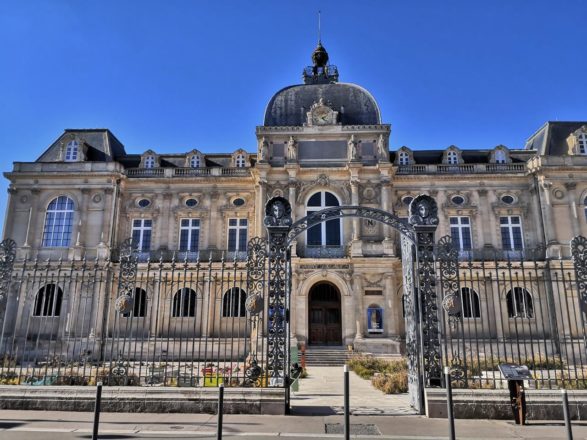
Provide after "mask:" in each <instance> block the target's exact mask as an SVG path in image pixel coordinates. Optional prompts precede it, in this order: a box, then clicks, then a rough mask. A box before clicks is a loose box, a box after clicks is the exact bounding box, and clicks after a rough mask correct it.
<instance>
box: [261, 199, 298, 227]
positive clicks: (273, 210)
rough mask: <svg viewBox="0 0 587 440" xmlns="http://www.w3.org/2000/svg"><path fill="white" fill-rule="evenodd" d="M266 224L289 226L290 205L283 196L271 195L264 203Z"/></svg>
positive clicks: (264, 221)
mask: <svg viewBox="0 0 587 440" xmlns="http://www.w3.org/2000/svg"><path fill="white" fill-rule="evenodd" d="M263 223H265V225H266V226H291V205H290V204H289V202H288V201H287V199H285V198H284V197H273V198H272V199H270V200H269V201H268V202H267V204H266V205H265V219H264V220H263Z"/></svg>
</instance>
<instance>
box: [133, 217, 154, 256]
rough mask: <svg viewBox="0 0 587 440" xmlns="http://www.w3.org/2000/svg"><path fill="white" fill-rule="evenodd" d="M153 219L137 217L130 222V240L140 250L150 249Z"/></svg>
mask: <svg viewBox="0 0 587 440" xmlns="http://www.w3.org/2000/svg"><path fill="white" fill-rule="evenodd" d="M152 230H153V221H152V220H151V219H145V218H139V219H135V220H133V222H132V241H133V243H135V244H136V246H137V249H138V250H139V251H141V252H147V251H149V250H150V249H151V232H152Z"/></svg>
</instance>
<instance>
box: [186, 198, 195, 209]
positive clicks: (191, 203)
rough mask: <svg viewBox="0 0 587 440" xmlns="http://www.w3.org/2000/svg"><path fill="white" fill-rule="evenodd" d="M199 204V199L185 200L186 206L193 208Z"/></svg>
mask: <svg viewBox="0 0 587 440" xmlns="http://www.w3.org/2000/svg"><path fill="white" fill-rule="evenodd" d="M197 204H198V201H197V200H196V199H187V200H186V201H185V206H187V207H188V208H193V207H194V206H196V205H197Z"/></svg>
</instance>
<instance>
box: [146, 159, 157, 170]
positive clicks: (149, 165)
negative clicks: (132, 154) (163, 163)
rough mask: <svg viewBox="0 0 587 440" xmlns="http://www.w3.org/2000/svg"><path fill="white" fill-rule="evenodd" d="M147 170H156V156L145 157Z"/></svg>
mask: <svg viewBox="0 0 587 440" xmlns="http://www.w3.org/2000/svg"><path fill="white" fill-rule="evenodd" d="M145 168H155V156H147V157H145Z"/></svg>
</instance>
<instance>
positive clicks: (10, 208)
mask: <svg viewBox="0 0 587 440" xmlns="http://www.w3.org/2000/svg"><path fill="white" fill-rule="evenodd" d="M16 193H17V191H16V189H15V188H14V187H13V186H12V185H11V186H9V187H8V202H7V203H6V214H5V216H4V231H3V232H2V239H3V240H5V239H6V238H12V239H15V238H16V237H13V236H12V235H14V234H13V229H14V228H13V222H14V219H10V220H9V218H8V214H9V213H13V212H14V196H15V195H16ZM29 217H30V211H29Z"/></svg>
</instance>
